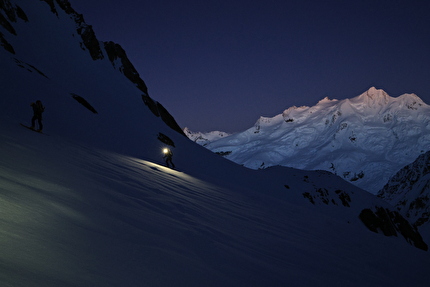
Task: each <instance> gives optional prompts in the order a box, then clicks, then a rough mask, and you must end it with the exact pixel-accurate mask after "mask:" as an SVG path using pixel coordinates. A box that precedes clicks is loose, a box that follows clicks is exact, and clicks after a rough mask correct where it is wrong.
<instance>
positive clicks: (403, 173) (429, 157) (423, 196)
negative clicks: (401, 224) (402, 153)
mask: <svg viewBox="0 0 430 287" xmlns="http://www.w3.org/2000/svg"><path fill="white" fill-rule="evenodd" d="M378 197H380V198H382V199H384V200H386V201H388V202H389V203H391V204H392V205H393V206H395V207H396V208H397V210H399V211H400V213H401V214H402V215H403V216H405V217H406V218H408V219H409V221H410V222H411V223H413V224H414V225H415V226H424V225H425V226H427V228H425V229H430V228H429V227H428V225H429V223H428V221H429V218H430V151H429V152H427V153H425V154H422V155H420V156H419V157H418V158H417V160H415V161H414V162H413V163H411V164H410V165H407V166H405V167H404V168H402V169H401V170H400V171H399V172H397V173H396V174H395V175H394V176H393V177H392V178H391V179H390V181H389V182H388V183H387V184H386V185H385V186H384V188H382V189H381V190H380V191H379V192H378ZM428 231H430V230H428Z"/></svg>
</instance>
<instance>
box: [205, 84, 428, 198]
mask: <svg viewBox="0 0 430 287" xmlns="http://www.w3.org/2000/svg"><path fill="white" fill-rule="evenodd" d="M205 147H206V148H208V149H210V150H212V151H213V152H216V153H221V154H223V155H226V156H225V157H226V158H228V159H229V160H232V161H234V162H236V163H238V164H242V165H244V166H246V167H249V168H253V169H261V168H266V167H269V166H275V165H281V166H289V167H295V168H299V169H306V170H326V171H330V172H333V173H335V174H337V175H339V176H341V177H342V178H344V179H345V180H348V181H350V182H351V183H353V184H354V185H356V186H358V187H361V188H363V189H365V190H367V191H369V192H371V193H373V194H376V193H377V192H378V190H380V189H381V188H382V187H383V186H384V185H385V184H386V183H387V181H388V179H389V178H390V177H391V176H393V175H394V174H395V173H396V172H397V171H398V170H399V169H400V168H402V167H403V166H405V165H407V164H409V163H411V162H413V161H414V160H415V159H416V158H417V157H418V156H419V155H420V154H422V153H424V152H426V151H428V150H430V106H428V105H427V104H425V103H424V102H423V101H422V100H421V99H420V98H419V97H418V96H416V95H414V94H404V95H401V96H399V97H397V98H393V97H390V96H388V95H387V93H385V92H384V91H383V90H378V89H376V88H374V87H372V88H370V89H369V90H368V91H366V92H364V93H363V94H361V95H359V96H357V97H355V98H352V99H346V100H330V99H328V98H325V99H323V100H321V101H320V102H319V103H318V104H316V105H315V106H313V107H306V106H305V107H292V108H289V109H287V110H285V111H284V112H283V113H282V114H280V115H277V116H275V117H273V118H265V117H261V118H260V119H259V120H258V121H257V122H256V124H255V126H254V127H252V128H250V129H248V130H246V131H244V132H241V133H238V134H234V135H232V136H229V137H227V138H223V139H219V140H217V141H214V142H212V143H210V144H206V146H205Z"/></svg>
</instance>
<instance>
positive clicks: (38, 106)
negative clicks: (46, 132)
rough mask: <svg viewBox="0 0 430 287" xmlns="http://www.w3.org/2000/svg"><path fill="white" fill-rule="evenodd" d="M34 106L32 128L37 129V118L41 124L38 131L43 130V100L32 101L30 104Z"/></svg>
mask: <svg viewBox="0 0 430 287" xmlns="http://www.w3.org/2000/svg"><path fill="white" fill-rule="evenodd" d="M30 106H31V107H32V108H33V117H32V118H31V129H33V130H34V129H35V125H36V120H37V123H38V124H39V129H38V130H37V131H38V132H41V131H42V129H43V124H42V113H43V112H44V111H45V107H44V106H43V105H42V102H41V101H39V100H37V101H36V103H31V105H30Z"/></svg>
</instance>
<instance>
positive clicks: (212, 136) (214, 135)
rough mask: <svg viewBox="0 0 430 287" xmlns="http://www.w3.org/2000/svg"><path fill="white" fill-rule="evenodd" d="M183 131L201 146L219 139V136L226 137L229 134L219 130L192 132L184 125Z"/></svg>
mask: <svg viewBox="0 0 430 287" xmlns="http://www.w3.org/2000/svg"><path fill="white" fill-rule="evenodd" d="M183 131H184V133H185V135H186V136H187V137H188V138H189V139H190V140H192V141H194V142H196V143H198V144H200V145H202V146H205V145H206V144H208V143H210V142H213V141H216V140H219V139H221V138H225V137H228V136H229V135H230V134H229V133H226V132H221V131H211V132H207V133H203V132H193V131H191V130H190V129H189V128H187V127H185V128H184V130H183Z"/></svg>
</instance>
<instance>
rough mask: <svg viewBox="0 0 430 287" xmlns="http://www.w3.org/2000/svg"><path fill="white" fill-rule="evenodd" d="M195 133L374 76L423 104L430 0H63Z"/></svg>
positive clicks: (372, 81)
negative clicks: (119, 51) (123, 53)
mask: <svg viewBox="0 0 430 287" xmlns="http://www.w3.org/2000/svg"><path fill="white" fill-rule="evenodd" d="M70 2H71V4H72V7H73V8H75V10H76V11H77V12H79V13H82V14H83V15H84V19H85V21H86V22H87V23H88V24H90V25H93V29H94V31H95V33H96V35H97V37H98V39H99V40H101V41H114V42H116V43H118V44H120V45H121V46H122V47H123V48H124V49H125V50H126V52H127V55H128V57H129V58H130V60H131V61H132V63H133V64H134V65H135V67H136V69H137V70H138V72H139V73H140V75H141V77H142V79H143V80H144V81H145V82H146V84H147V86H148V88H149V93H150V96H151V97H152V98H154V99H155V100H157V101H159V102H160V103H162V104H163V105H164V106H165V107H166V108H167V109H168V110H169V112H170V113H171V114H172V115H173V116H174V117H175V119H176V120H177V122H178V123H179V125H180V126H182V127H189V128H190V129H191V130H193V131H211V130H221V131H227V132H238V131H243V130H245V129H247V128H250V127H252V126H253V124H254V123H255V121H256V120H257V119H258V118H259V117H260V116H267V117H272V116H275V115H277V114H280V113H282V111H283V110H285V109H287V108H289V107H291V106H294V105H295V106H302V105H308V106H312V105H315V104H316V103H317V102H318V101H319V100H320V99H322V98H324V97H326V96H328V97H329V98H331V99H333V98H336V99H344V98H352V97H355V96H358V95H359V94H361V93H362V92H364V91H366V90H367V89H368V88H370V87H371V86H375V87H376V88H381V89H384V90H385V91H386V92H387V93H388V94H389V95H390V96H393V97H397V96H399V95H401V94H403V93H415V94H417V95H418V96H419V97H421V98H422V99H423V100H424V101H425V102H426V103H427V104H430V20H429V19H430V18H429V17H430V1H427V0H419V1H417V0H383V1H378V0H373V1H368V0H364V1H344V0H339V1H330V0H329V1H318V0H316V1H308V0H298V1H285V0H284V1H281V0H276V1H275V0H264V1H263V0H262V1H252V0H248V1H246V0H237V1H235V0H229V1H225V0H217V1H213V0H206V1H201V0H182V1H173V0H151V1H146V0H115V1H113V0H91V1H88V0H70Z"/></svg>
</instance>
